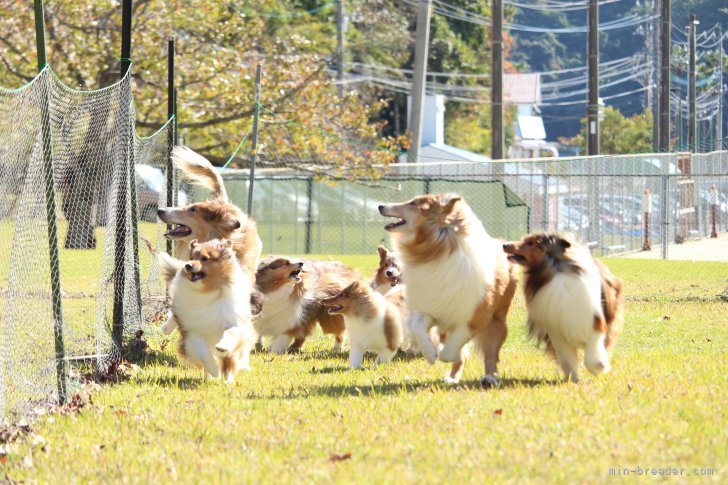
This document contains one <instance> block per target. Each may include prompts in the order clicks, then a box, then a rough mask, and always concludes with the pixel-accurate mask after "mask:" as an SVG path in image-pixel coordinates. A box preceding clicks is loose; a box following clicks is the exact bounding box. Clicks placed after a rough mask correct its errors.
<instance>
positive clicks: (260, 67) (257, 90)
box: [248, 62, 263, 217]
mask: <svg viewBox="0 0 728 485" xmlns="http://www.w3.org/2000/svg"><path fill="white" fill-rule="evenodd" d="M262 76H263V63H262V62H259V63H258V68H257V69H256V70H255V114H254V115H253V139H252V141H251V147H250V150H251V152H252V153H251V154H252V157H250V160H251V161H250V176H249V179H248V217H250V216H252V215H253V186H254V185H255V165H256V164H257V162H258V119H259V117H260V82H261V78H262Z"/></svg>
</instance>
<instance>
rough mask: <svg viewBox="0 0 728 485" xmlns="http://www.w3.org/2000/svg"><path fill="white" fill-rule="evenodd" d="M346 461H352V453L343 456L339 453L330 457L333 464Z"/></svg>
mask: <svg viewBox="0 0 728 485" xmlns="http://www.w3.org/2000/svg"><path fill="white" fill-rule="evenodd" d="M344 460H351V452H350V451H349V452H346V453H343V454H339V453H331V456H330V457H329V461H330V462H331V463H335V462H337V461H344Z"/></svg>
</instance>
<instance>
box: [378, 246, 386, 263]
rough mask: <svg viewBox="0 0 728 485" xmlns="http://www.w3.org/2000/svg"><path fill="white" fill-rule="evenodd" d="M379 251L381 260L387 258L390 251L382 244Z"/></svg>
mask: <svg viewBox="0 0 728 485" xmlns="http://www.w3.org/2000/svg"><path fill="white" fill-rule="evenodd" d="M377 252H378V253H379V259H381V260H385V259H387V256H389V251H388V250H387V248H385V247H384V246H382V245H381V244H380V245H379V246H377Z"/></svg>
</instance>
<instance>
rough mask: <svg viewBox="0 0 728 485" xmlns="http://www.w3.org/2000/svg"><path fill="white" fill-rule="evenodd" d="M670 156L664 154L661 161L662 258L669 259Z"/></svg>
mask: <svg viewBox="0 0 728 485" xmlns="http://www.w3.org/2000/svg"><path fill="white" fill-rule="evenodd" d="M669 173H670V157H669V156H666V155H663V156H662V159H661V163H660V181H661V185H660V222H661V224H660V238H661V239H662V240H661V245H662V248H661V254H660V256H661V257H662V259H667V244H668V242H667V241H668V239H669V236H670V235H669V228H670V220H669V219H668V214H667V212H668V207H669V206H668V201H667V197H668V192H669V184H670V178H669V177H670V175H669Z"/></svg>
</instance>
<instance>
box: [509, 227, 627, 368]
mask: <svg viewBox="0 0 728 485" xmlns="http://www.w3.org/2000/svg"><path fill="white" fill-rule="evenodd" d="M503 251H504V252H505V253H506V254H507V255H508V259H509V260H511V261H513V262H514V263H517V264H519V265H521V266H523V274H524V293H525V296H526V309H527V310H528V333H529V336H531V337H532V338H534V339H535V340H536V341H537V342H538V343H545V344H546V351H547V353H549V354H551V355H553V356H554V357H555V358H556V360H557V361H558V362H559V364H560V365H561V369H562V371H563V373H564V379H566V380H572V381H574V382H577V381H578V380H579V375H578V369H579V366H580V365H581V362H580V359H579V356H578V350H579V349H581V350H583V351H584V364H585V365H586V368H587V369H588V370H589V371H590V372H591V373H592V374H594V375H599V374H601V373H604V372H609V370H610V363H609V353H610V352H611V350H612V348H613V346H614V343H615V342H616V340H617V337H618V336H619V333H620V331H621V329H622V325H623V314H624V298H623V296H622V281H621V280H620V279H619V278H617V277H616V276H614V275H613V274H612V272H611V271H609V269H608V268H607V267H606V266H605V265H604V264H603V263H602V262H600V261H599V260H597V259H594V258H592V255H591V253H590V252H589V249H588V248H587V247H586V246H584V245H583V244H580V243H579V242H578V241H577V240H576V239H575V238H573V237H571V236H566V235H559V234H554V233H542V234H530V235H528V236H526V237H524V238H523V239H521V240H520V241H516V242H510V243H506V244H503Z"/></svg>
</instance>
